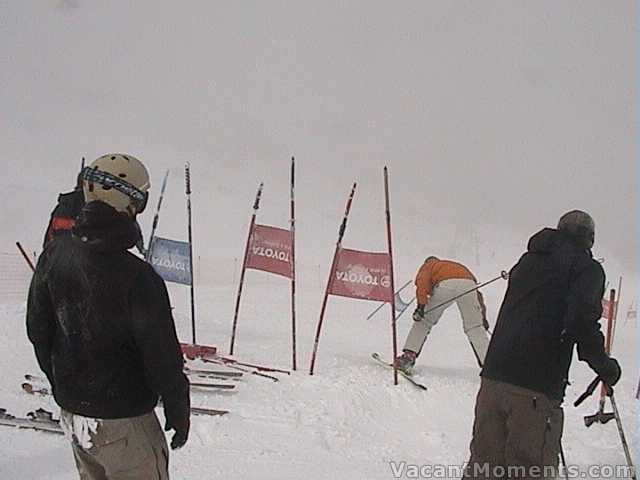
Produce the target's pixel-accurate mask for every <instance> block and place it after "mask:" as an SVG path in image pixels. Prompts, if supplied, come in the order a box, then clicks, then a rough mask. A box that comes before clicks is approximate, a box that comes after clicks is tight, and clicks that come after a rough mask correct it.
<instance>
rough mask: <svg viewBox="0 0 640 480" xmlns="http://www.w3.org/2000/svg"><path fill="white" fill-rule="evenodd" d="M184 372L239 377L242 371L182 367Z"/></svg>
mask: <svg viewBox="0 0 640 480" xmlns="http://www.w3.org/2000/svg"><path fill="white" fill-rule="evenodd" d="M184 372H185V373H187V374H189V373H192V374H194V375H217V376H220V377H233V378H235V377H241V376H242V375H243V374H242V372H226V371H224V370H207V369H204V368H191V367H184Z"/></svg>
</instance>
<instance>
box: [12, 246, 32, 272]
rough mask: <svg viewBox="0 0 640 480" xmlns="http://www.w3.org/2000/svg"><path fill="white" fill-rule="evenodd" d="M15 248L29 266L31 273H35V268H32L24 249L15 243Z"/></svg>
mask: <svg viewBox="0 0 640 480" xmlns="http://www.w3.org/2000/svg"><path fill="white" fill-rule="evenodd" d="M16 247H18V250H20V253H21V254H22V256H23V257H24V259H25V260H26V262H27V263H28V264H29V268H30V269H31V271H32V272H33V273H35V271H36V267H34V266H33V262H32V261H31V259H30V258H29V255H27V252H25V251H24V248H22V244H21V243H20V242H16Z"/></svg>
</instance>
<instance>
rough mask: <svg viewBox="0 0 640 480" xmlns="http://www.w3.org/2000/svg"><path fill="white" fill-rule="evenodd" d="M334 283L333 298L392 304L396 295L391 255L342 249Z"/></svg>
mask: <svg viewBox="0 0 640 480" xmlns="http://www.w3.org/2000/svg"><path fill="white" fill-rule="evenodd" d="M330 283H331V285H330V286H329V293H330V294H331V295H338V296H341V297H349V298H359V299H361V300H376V301H379V302H390V301H391V299H392V298H393V291H392V290H391V259H390V257H389V254H388V253H372V252H362V251H359V250H349V249H346V248H341V249H340V250H339V252H338V258H337V261H336V267H335V270H334V271H333V272H332V275H331V282H330Z"/></svg>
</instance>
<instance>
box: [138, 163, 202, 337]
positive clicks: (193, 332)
mask: <svg viewBox="0 0 640 480" xmlns="http://www.w3.org/2000/svg"><path fill="white" fill-rule="evenodd" d="M165 178H166V177H165ZM184 184H185V193H186V194H187V229H188V230H189V267H190V268H189V270H190V273H191V340H192V344H193V345H197V342H196V306H195V305H196V302H195V292H194V285H193V267H194V265H193V237H192V233H191V167H190V166H189V163H188V162H187V163H186V164H185V166H184ZM160 201H162V199H160ZM149 247H150V246H149Z"/></svg>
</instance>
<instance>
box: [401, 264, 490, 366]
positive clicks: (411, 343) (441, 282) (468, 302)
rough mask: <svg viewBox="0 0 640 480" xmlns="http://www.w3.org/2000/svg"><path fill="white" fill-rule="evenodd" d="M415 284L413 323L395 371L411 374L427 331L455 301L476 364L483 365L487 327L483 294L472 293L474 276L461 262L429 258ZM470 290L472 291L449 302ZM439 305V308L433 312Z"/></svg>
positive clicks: (487, 341)
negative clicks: (415, 303)
mask: <svg viewBox="0 0 640 480" xmlns="http://www.w3.org/2000/svg"><path fill="white" fill-rule="evenodd" d="M415 284H416V299H417V302H418V306H417V308H416V310H415V311H414V312H413V320H414V324H413V326H412V327H411V330H410V331H409V335H408V337H407V341H406V342H405V345H404V348H403V353H402V355H400V356H399V357H398V358H396V365H397V366H398V368H399V369H401V370H404V371H405V372H410V371H411V369H412V368H413V366H414V365H415V362H416V358H417V357H418V355H419V354H420V351H421V350H422V346H423V345H424V342H425V340H426V339H427V336H428V335H429V332H431V329H432V328H433V326H434V325H435V324H436V323H438V320H440V317H441V316H442V314H443V313H444V311H445V310H446V309H447V308H448V307H449V306H450V305H452V304H453V303H454V302H455V303H457V304H458V309H459V310H460V315H461V316H462V325H463V328H464V332H465V333H466V334H467V337H468V338H469V342H470V343H471V348H472V349H473V352H474V354H475V356H476V359H477V360H478V364H479V365H480V366H482V364H483V363H484V357H485V355H486V354H487V349H488V347H489V332H488V328H489V324H488V322H487V317H486V307H485V305H484V301H483V298H482V294H481V293H480V291H479V290H473V289H474V288H476V287H477V281H476V278H475V277H474V275H473V273H471V271H470V270H469V269H468V268H467V267H465V266H464V265H462V264H460V263H457V262H453V261H451V260H440V259H439V258H437V257H428V258H427V259H426V260H425V262H424V264H422V266H421V267H420V270H418V275H417V276H416V281H415ZM470 290H473V291H471V292H470V293H467V294H466V295H462V296H461V297H460V298H457V299H456V300H453V301H449V300H450V299H452V298H454V297H457V296H459V295H461V294H463V293H465V292H469V291H470ZM438 305H440V307H438V308H435V309H433V307H437V306H438ZM425 309H426V311H425Z"/></svg>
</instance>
